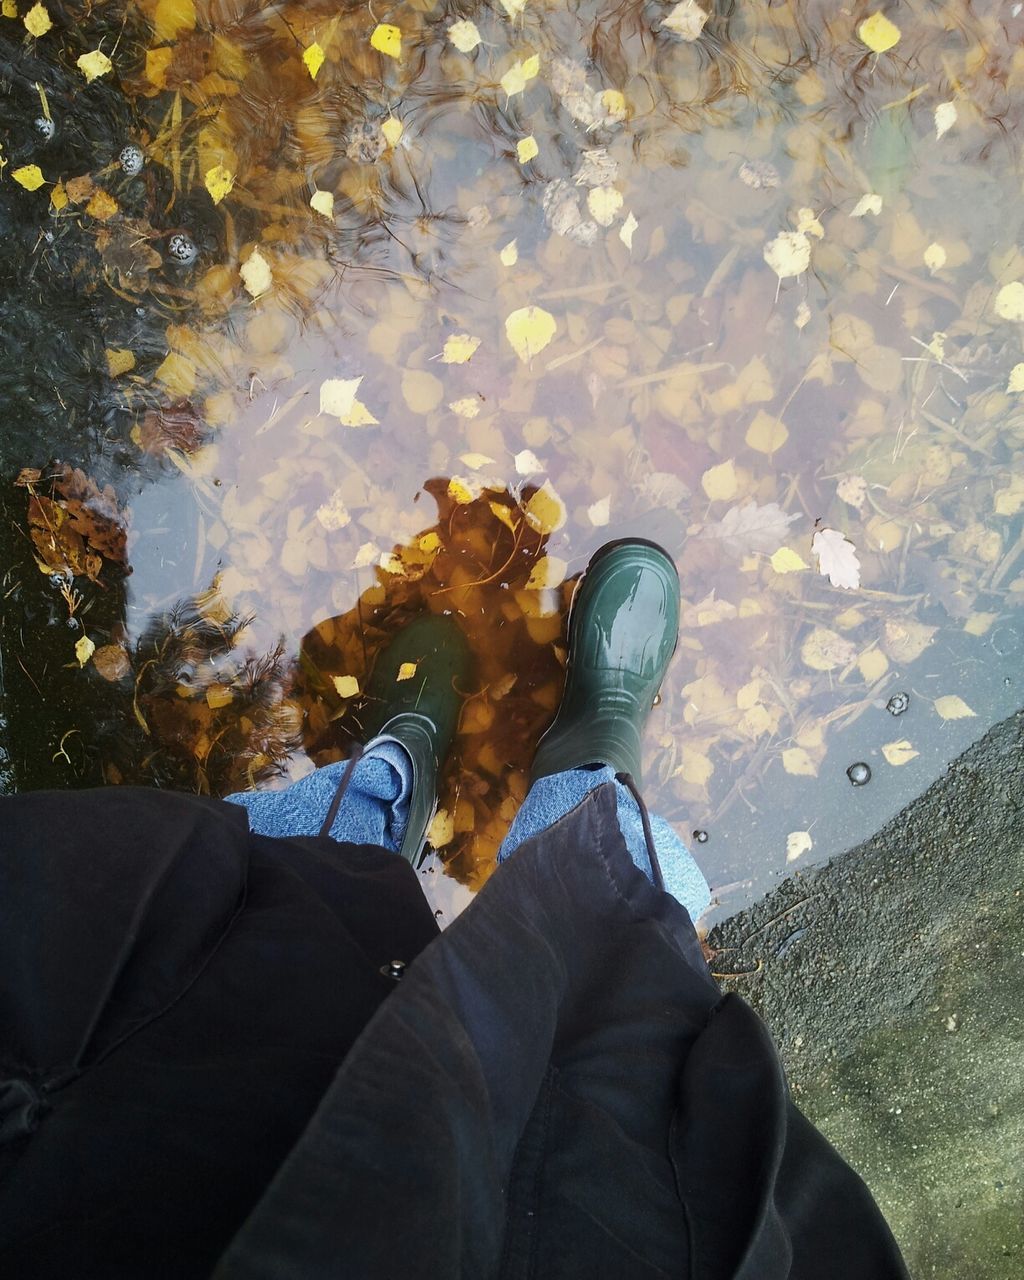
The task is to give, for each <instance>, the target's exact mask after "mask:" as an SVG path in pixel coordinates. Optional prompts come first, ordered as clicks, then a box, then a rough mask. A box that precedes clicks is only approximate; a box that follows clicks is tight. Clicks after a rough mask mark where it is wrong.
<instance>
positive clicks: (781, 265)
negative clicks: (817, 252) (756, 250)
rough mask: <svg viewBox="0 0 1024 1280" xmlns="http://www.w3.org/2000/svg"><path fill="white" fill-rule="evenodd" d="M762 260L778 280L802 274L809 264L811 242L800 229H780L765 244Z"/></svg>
mask: <svg viewBox="0 0 1024 1280" xmlns="http://www.w3.org/2000/svg"><path fill="white" fill-rule="evenodd" d="M764 260H765V262H767V263H768V265H769V266H770V267H771V269H772V270H773V271H774V272H775V274H776V275H777V276H778V277H779V279H780V280H785V279H787V278H788V277H789V276H799V275H803V273H804V272H805V271H806V270H807V268H808V267H809V266H810V265H811V242H810V241H809V240H808V239H807V237H806V236H805V235H804V233H803V232H802V231H782V232H780V233H779V235H777V236H776V237H775V239H774V240H770V241H769V242H768V243H767V244H766V245H765V247H764Z"/></svg>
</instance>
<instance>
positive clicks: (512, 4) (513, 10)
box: [501, 0, 526, 18]
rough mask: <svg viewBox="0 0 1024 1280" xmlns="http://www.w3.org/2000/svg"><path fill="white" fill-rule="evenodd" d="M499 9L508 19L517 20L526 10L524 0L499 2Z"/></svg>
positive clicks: (502, 0) (503, 0)
mask: <svg viewBox="0 0 1024 1280" xmlns="http://www.w3.org/2000/svg"><path fill="white" fill-rule="evenodd" d="M501 7H502V8H503V9H504V10H505V12H506V13H507V14H508V16H509V17H510V18H518V17H519V15H520V14H521V13H522V11H523V10H524V9H525V8H526V0H501Z"/></svg>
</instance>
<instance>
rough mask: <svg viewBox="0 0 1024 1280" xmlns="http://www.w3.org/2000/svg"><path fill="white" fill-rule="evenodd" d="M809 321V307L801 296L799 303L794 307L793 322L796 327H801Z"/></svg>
mask: <svg viewBox="0 0 1024 1280" xmlns="http://www.w3.org/2000/svg"><path fill="white" fill-rule="evenodd" d="M810 322H811V309H810V307H809V306H808V305H807V303H806V302H805V301H804V300H803V299H802V298H801V300H800V305H799V306H798V307H797V309H796V315H795V316H794V317H793V323H794V324H795V325H796V327H797V328H798V329H802V328H803V327H804V325H806V324H810Z"/></svg>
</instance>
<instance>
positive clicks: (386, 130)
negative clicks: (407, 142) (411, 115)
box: [380, 116, 405, 147]
mask: <svg viewBox="0 0 1024 1280" xmlns="http://www.w3.org/2000/svg"><path fill="white" fill-rule="evenodd" d="M380 131H381V133H382V134H383V135H384V141H385V142H386V143H387V144H388V146H389V147H397V146H398V144H399V142H400V141H401V139H402V134H403V133H404V132H405V127H404V126H403V124H402V122H401V120H399V119H398V117H397V116H388V118H387V119H386V120H385V121H384V123H383V124H382V125H381V127H380Z"/></svg>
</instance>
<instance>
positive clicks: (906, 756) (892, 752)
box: [882, 738, 921, 768]
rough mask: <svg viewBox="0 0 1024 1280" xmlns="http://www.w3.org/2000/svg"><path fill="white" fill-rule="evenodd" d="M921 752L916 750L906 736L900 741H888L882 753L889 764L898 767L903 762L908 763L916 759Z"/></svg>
mask: <svg viewBox="0 0 1024 1280" xmlns="http://www.w3.org/2000/svg"><path fill="white" fill-rule="evenodd" d="M920 754H921V753H920V751H915V750H914V748H913V747H912V746H911V745H910V743H909V742H908V741H907V739H906V738H900V740H899V741H898V742H887V743H886V744H885V745H884V746H883V747H882V755H883V756H885V758H886V760H887V761H888V762H889V764H891V765H893V766H895V767H897V768H898V767H899V766H900V765H901V764H907V763H909V761H911V760H914V759H916V758H917V757H918V756H919V755H920Z"/></svg>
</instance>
